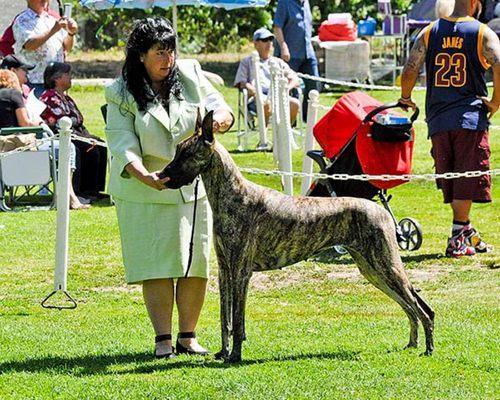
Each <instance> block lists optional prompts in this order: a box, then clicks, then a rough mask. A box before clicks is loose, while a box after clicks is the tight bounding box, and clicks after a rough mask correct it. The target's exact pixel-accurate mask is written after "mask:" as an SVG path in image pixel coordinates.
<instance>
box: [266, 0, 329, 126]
mask: <svg viewBox="0 0 500 400" xmlns="http://www.w3.org/2000/svg"><path fill="white" fill-rule="evenodd" d="M273 24H274V35H275V37H276V41H277V42H278V45H277V46H276V48H275V56H277V57H281V58H282V59H283V60H284V61H285V62H287V63H288V64H289V65H290V67H291V68H292V69H293V70H294V71H295V72H302V73H303V74H307V75H313V76H319V70H318V60H317V59H316V54H315V53H314V49H313V46H312V41H311V39H312V14H311V7H310V5H309V0H278V5H277V6H276V13H275V14H274V22H273ZM304 82H305V90H304V100H303V104H302V119H303V120H304V121H305V120H306V118H307V101H308V99H309V92H310V91H311V90H313V89H315V90H319V84H318V82H317V81H314V80H311V79H305V80H304Z"/></svg>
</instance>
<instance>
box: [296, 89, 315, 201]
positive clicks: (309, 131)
mask: <svg viewBox="0 0 500 400" xmlns="http://www.w3.org/2000/svg"><path fill="white" fill-rule="evenodd" d="M318 100H319V92H318V91H317V90H311V91H310V92H309V99H308V102H307V126H306V137H305V142H304V159H303V161H302V172H303V173H305V174H311V173H312V172H313V160H312V159H311V158H310V157H308V156H307V152H308V151H310V150H312V149H313V148H314V142H315V141H314V135H313V128H314V125H316V120H317V118H318V105H319V103H318ZM311 181H312V178H311V177H310V176H306V177H304V178H302V187H301V190H300V193H301V194H302V195H303V196H304V195H305V194H306V193H307V191H308V190H309V187H310V186H311Z"/></svg>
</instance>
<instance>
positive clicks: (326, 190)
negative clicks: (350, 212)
mask: <svg viewBox="0 0 500 400" xmlns="http://www.w3.org/2000/svg"><path fill="white" fill-rule="evenodd" d="M397 107H400V106H399V105H398V104H397V103H392V104H385V105H384V104H382V103H380V102H379V101H377V100H375V99H374V98H372V97H370V96H368V95H367V94H365V93H363V92H353V93H349V94H346V95H344V96H342V97H341V98H340V99H339V100H338V102H337V103H336V104H335V106H334V107H333V108H332V109H331V110H330V111H329V112H328V113H327V114H326V115H325V116H324V117H323V118H322V119H321V120H320V121H318V123H317V124H316V125H315V127H314V131H313V132H314V137H315V138H316V140H317V142H318V143H319V145H320V146H321V148H322V149H323V150H313V151H309V152H308V153H307V155H308V156H309V157H311V158H312V159H313V160H314V161H315V162H316V163H317V164H318V165H319V166H320V169H321V173H325V174H350V175H353V174H354V175H357V174H369V175H381V174H389V175H402V174H409V173H411V167H412V156H413V144H414V138H415V130H414V129H413V125H412V124H413V122H414V121H415V120H416V119H417V117H418V113H419V111H418V109H417V110H416V112H415V113H414V114H413V115H412V117H411V118H410V120H409V121H406V123H404V122H403V123H400V124H390V125H384V124H382V123H379V122H377V121H378V120H380V117H381V116H384V115H386V114H388V111H387V110H389V109H392V108H397ZM391 114H392V115H394V112H391ZM403 118H404V117H403ZM374 119H375V120H374ZM382 119H383V118H382ZM405 182H406V181H402V180H390V181H382V180H379V181H377V180H373V181H359V180H346V181H340V180H332V179H316V180H314V181H313V183H312V184H311V187H310V188H309V191H308V193H307V195H308V196H318V197H330V196H331V197H341V196H349V197H360V198H365V199H373V198H374V197H375V196H377V197H378V199H379V200H380V202H381V203H382V205H383V206H384V208H385V209H386V210H387V211H388V212H389V213H390V214H391V216H392V219H393V220H394V224H395V225H396V235H397V240H398V244H399V247H400V248H401V249H403V250H417V249H418V248H420V246H421V245H422V229H421V227H420V224H419V223H418V222H417V221H416V220H414V219H412V218H403V219H402V220H400V221H399V222H397V220H396V217H395V216H394V214H393V212H392V210H391V208H390V207H389V201H390V200H391V198H392V196H391V195H387V189H390V188H393V187H395V186H398V185H401V184H403V183H405ZM336 250H337V251H339V250H340V249H339V248H336Z"/></svg>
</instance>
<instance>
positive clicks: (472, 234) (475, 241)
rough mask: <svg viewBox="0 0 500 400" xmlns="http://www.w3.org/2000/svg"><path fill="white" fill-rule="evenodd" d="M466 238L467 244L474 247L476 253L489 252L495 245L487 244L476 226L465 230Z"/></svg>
mask: <svg viewBox="0 0 500 400" xmlns="http://www.w3.org/2000/svg"><path fill="white" fill-rule="evenodd" d="M464 238H465V244H466V245H467V246H471V247H474V250H476V253H489V252H490V251H492V250H493V246H491V245H489V244H487V243H486V242H485V241H484V240H483V239H481V236H480V235H479V232H478V231H476V230H475V229H474V228H472V229H469V230H467V231H465V232H464Z"/></svg>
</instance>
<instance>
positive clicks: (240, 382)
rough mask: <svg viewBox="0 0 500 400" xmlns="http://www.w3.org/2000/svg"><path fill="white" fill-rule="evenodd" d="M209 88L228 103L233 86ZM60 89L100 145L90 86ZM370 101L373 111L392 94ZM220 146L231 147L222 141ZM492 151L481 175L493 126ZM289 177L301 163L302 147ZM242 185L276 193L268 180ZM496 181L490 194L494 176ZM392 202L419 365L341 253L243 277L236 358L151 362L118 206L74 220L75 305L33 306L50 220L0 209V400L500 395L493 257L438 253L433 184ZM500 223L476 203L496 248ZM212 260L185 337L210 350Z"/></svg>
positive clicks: (328, 97)
mask: <svg viewBox="0 0 500 400" xmlns="http://www.w3.org/2000/svg"><path fill="white" fill-rule="evenodd" d="M222 91H223V93H224V95H225V96H226V98H227V99H228V101H229V103H230V104H231V105H232V106H235V104H236V92H235V91H234V90H232V89H222ZM72 95H73V96H74V98H75V99H76V100H77V102H78V104H79V105H80V107H81V109H82V111H83V113H84V115H85V118H86V123H87V126H88V128H89V130H90V131H91V132H92V133H95V134H98V135H102V134H103V123H102V118H101V116H100V112H99V110H98V106H99V105H100V104H102V103H104V96H103V91H102V90H101V89H93V88H90V89H81V88H80V89H79V88H75V89H73V91H72ZM373 95H374V96H375V97H377V98H379V99H381V100H382V101H389V100H394V98H395V97H396V96H397V94H395V93H384V92H375V93H373ZM339 96H340V93H334V94H322V98H321V101H322V103H323V104H324V105H331V104H333V103H334V101H335V100H336V98H338V97H339ZM418 101H419V103H420V104H422V101H423V97H422V95H421V94H419V95H418ZM494 123H495V124H497V125H500V118H497V119H496V121H495V122H494ZM417 128H418V139H417V142H416V152H415V161H414V171H415V172H417V173H423V172H432V161H431V159H430V156H429V142H428V141H427V140H426V139H425V129H424V126H422V125H418V126H417ZM219 138H220V140H221V142H222V143H223V144H224V145H225V146H226V147H227V148H228V149H230V150H234V149H235V148H236V139H235V135H234V132H229V133H227V134H226V135H225V136H222V137H219ZM256 141H257V139H255V142H256ZM491 144H492V153H493V156H492V166H493V167H494V168H499V165H500V163H499V162H498V151H499V150H500V139H499V136H498V131H493V132H492V135H491ZM233 156H234V158H235V160H236V161H237V163H238V164H239V165H240V166H254V167H259V168H274V166H273V163H272V156H271V154H270V153H255V152H249V153H243V154H241V153H233ZM294 168H295V169H296V170H300V168H301V154H300V152H297V153H295V154H294ZM249 178H250V179H252V180H255V181H256V182H259V183H261V184H264V185H266V186H270V187H274V188H279V186H280V184H279V181H278V179H276V178H272V177H265V176H255V175H251V176H249ZM494 183H495V186H494V191H493V195H494V197H495V198H496V199H498V198H499V196H500V190H499V189H498V183H500V180H499V179H498V178H495V182H494ZM295 187H296V190H298V188H299V182H298V181H296V185H295ZM392 193H393V194H394V199H393V200H392V202H391V204H392V207H393V210H394V211H395V213H396V215H397V217H398V218H402V217H405V216H410V217H413V218H416V219H418V220H419V221H420V223H421V225H422V227H423V230H424V242H423V245H422V248H421V249H420V250H419V251H417V252H414V253H403V259H404V261H405V263H406V266H407V269H408V272H409V274H410V277H411V279H412V281H413V282H414V284H415V285H416V286H418V287H420V288H421V289H422V294H423V296H425V298H426V299H427V300H428V301H429V303H430V304H431V305H432V306H433V307H434V309H435V310H436V332H435V340H436V351H435V354H434V355H433V356H432V357H421V356H420V355H419V354H420V352H422V351H423V345H421V346H420V348H419V350H410V351H403V350H402V348H403V346H404V345H405V344H406V342H407V340H408V330H409V329H408V323H407V321H406V317H405V316H404V314H403V312H402V311H401V309H400V308H399V307H398V306H397V305H396V304H395V303H394V302H393V301H391V300H390V299H388V298H387V297H386V296H385V295H383V294H382V293H380V292H379V291H377V290H376V289H375V288H374V287H372V286H371V285H369V284H368V283H367V282H366V281H365V280H364V279H363V278H361V277H360V276H359V274H358V273H357V269H356V267H355V266H354V265H353V263H352V261H351V259H350V258H349V257H347V256H345V257H342V258H339V259H336V260H335V262H334V263H332V264H322V263H319V262H303V263H300V264H298V265H295V266H293V267H290V268H288V269H285V270H283V271H277V272H270V273H260V274H255V276H254V278H253V280H252V288H251V293H250V296H249V300H248V306H247V335H248V340H247V341H246V342H245V344H244V352H243V357H244V361H243V362H242V363H241V364H239V365H234V366H227V365H224V364H222V363H221V362H218V361H215V360H213V359H212V358H208V359H206V360H200V359H196V358H189V357H186V356H182V357H179V358H177V359H176V360H172V361H156V360H153V359H152V357H151V353H152V349H153V332H152V329H151V327H150V324H149V321H148V318H147V315H146V311H145V308H144V305H143V301H142V295H141V292H140V288H139V287H137V286H126V285H124V284H123V277H122V267H121V253H120V240H119V235H118V229H117V224H116V217H115V211H114V208H113V207H110V206H107V205H106V204H104V203H102V204H100V205H98V206H96V207H93V208H92V209H91V210H89V211H87V212H82V211H72V212H71V226H70V254H69V258H70V268H69V275H68V287H69V291H70V292H71V294H72V295H74V297H75V298H76V299H77V300H78V303H79V305H78V308H77V309H76V310H73V311H62V312H58V311H48V310H44V309H42V308H41V307H40V305H39V303H40V301H41V299H42V298H43V297H44V295H46V294H47V293H48V292H50V291H51V289H52V279H53V278H52V277H53V266H54V250H53V248H54V239H55V217H56V213H55V212H30V213H22V214H7V213H2V214H0V248H1V249H2V250H1V253H0V254H1V262H0V399H2V400H3V399H55V398H58V399H124V398H127V399H128V398H130V399H137V398H145V399H166V398H169V399H170V398H171V399H174V398H175V399H177V398H178V399H208V398H224V399H226V398H227V399H240V398H241V399H275V398H276V399H334V398H348V399H351V398H356V399H357V398H363V399H380V398H391V399H414V398H419V399H443V398H450V399H494V398H500V384H499V382H500V379H499V378H500V374H499V369H500V360H499V355H498V354H499V347H500V346H499V344H500V343H499V339H498V338H499V336H500V335H499V328H498V326H499V309H498V295H499V290H498V287H499V283H500V280H499V274H498V269H497V268H498V266H499V264H500V263H499V256H498V250H497V252H496V253H492V254H486V255H478V256H477V257H474V258H469V259H460V260H450V259H446V258H444V257H442V253H443V246H444V244H445V239H446V236H447V235H448V233H449V229H450V227H449V222H450V211H449V210H448V208H447V207H446V206H444V205H443V204H442V203H441V196H440V193H439V192H438V191H437V190H436V189H435V187H434V184H433V183H430V182H414V183H410V184H406V185H403V186H400V187H399V188H396V189H395V190H392ZM498 216H499V208H498V205H497V204H496V203H493V204H490V205H480V206H477V207H476V206H475V207H474V212H473V219H474V221H475V222H476V224H477V226H478V227H479V228H480V230H481V231H482V232H483V234H484V236H485V237H486V238H487V239H488V240H489V241H490V242H491V243H492V244H493V245H495V246H496V248H497V249H498V248H499V246H500V233H499V227H500V226H499V223H498ZM212 266H213V268H212V278H211V280H210V290H209V293H208V297H207V301H206V305H205V307H204V310H203V314H202V317H201V320H200V324H199V328H198V332H199V336H200V340H201V341H202V343H203V344H204V345H206V346H208V347H209V348H210V349H212V350H218V346H219V341H220V339H219V322H218V293H217V285H216V262H215V258H214V259H213V262H212Z"/></svg>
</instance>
